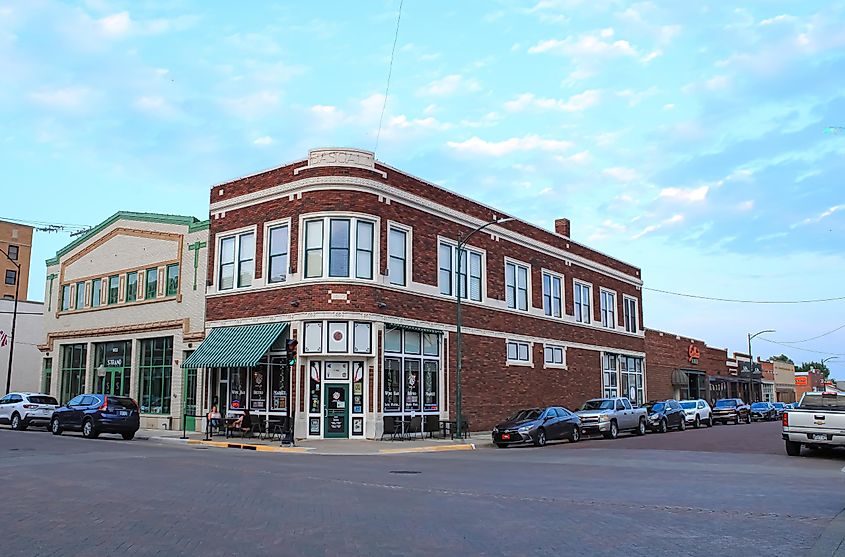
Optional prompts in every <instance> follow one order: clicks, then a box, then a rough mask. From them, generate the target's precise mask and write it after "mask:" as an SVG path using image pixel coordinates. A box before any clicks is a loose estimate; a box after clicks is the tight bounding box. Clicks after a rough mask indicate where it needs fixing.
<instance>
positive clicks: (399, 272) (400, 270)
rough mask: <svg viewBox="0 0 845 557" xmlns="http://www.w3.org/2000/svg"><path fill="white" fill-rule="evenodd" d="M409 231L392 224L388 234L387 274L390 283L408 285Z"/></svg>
mask: <svg viewBox="0 0 845 557" xmlns="http://www.w3.org/2000/svg"><path fill="white" fill-rule="evenodd" d="M407 242H408V233H407V232H406V231H404V230H402V229H401V228H396V227H393V226H391V227H390V231H389V232H388V235H387V254H388V260H387V274H388V277H389V279H390V284H396V285H398V286H405V285H407V283H408V282H407V281H408V279H407V277H406V274H407V269H406V267H407V264H408V253H407V251H408V247H407Z"/></svg>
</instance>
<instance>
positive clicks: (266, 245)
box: [261, 218, 291, 286]
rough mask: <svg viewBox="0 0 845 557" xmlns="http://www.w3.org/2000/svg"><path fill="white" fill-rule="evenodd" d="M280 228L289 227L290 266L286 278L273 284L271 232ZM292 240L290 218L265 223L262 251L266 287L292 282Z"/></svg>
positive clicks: (286, 270) (288, 265)
mask: <svg viewBox="0 0 845 557" xmlns="http://www.w3.org/2000/svg"><path fill="white" fill-rule="evenodd" d="M280 226H287V227H288V246H287V248H288V264H287V268H286V269H285V278H283V279H282V280H280V281H276V282H272V281H271V280H270V230H272V229H273V228H278V227H280ZM290 238H291V222H290V218H285V219H278V220H273V221H268V222H265V223H264V236H263V239H264V241H263V242H262V244H263V245H262V247H261V249H262V251H263V253H262V259H261V261H262V262H263V265H262V267H263V273H262V274H263V275H264V284H265V285H268V286H269V285H273V286H275V285H279V284H285V283H286V282H290V279H291V274H290V268H291V266H290V262H291V241H290Z"/></svg>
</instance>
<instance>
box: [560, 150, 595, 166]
mask: <svg viewBox="0 0 845 557" xmlns="http://www.w3.org/2000/svg"><path fill="white" fill-rule="evenodd" d="M555 160H556V161H558V162H562V163H574V164H584V163H586V162H588V161H589V160H590V152H589V151H579V152H577V153H575V154H574V155H571V156H568V157H566V156H564V155H556V156H555Z"/></svg>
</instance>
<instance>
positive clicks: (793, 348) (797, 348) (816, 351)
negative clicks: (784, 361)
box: [760, 337, 845, 356]
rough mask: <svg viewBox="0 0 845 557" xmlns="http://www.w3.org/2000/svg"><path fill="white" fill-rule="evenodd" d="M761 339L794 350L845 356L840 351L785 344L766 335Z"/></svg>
mask: <svg viewBox="0 0 845 557" xmlns="http://www.w3.org/2000/svg"><path fill="white" fill-rule="evenodd" d="M760 340H763V341H766V342H769V343H771V344H777V345H778V346H783V347H786V348H789V349H792V350H801V351H802V352H812V353H813V354H822V355H824V356H845V353H838V352H822V351H821V350H811V349H810V348H801V347H800V346H790V345H789V344H784V343H782V342H778V341H776V340H769V339H767V338H765V337H760Z"/></svg>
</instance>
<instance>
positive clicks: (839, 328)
mask: <svg viewBox="0 0 845 557" xmlns="http://www.w3.org/2000/svg"><path fill="white" fill-rule="evenodd" d="M842 329H845V325H840V326H839V327H836V328H835V329H832V330H830V331H827V332H826V333H822V334H820V335H816V336H814V337H810V338H805V339H804V340H781V341H779V342H781V343H783V344H801V343H803V342H810V341H811V340H816V339H817V338H822V337H826V336H827V335H832V334H833V333H835V332H836V331H841V330H842Z"/></svg>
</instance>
